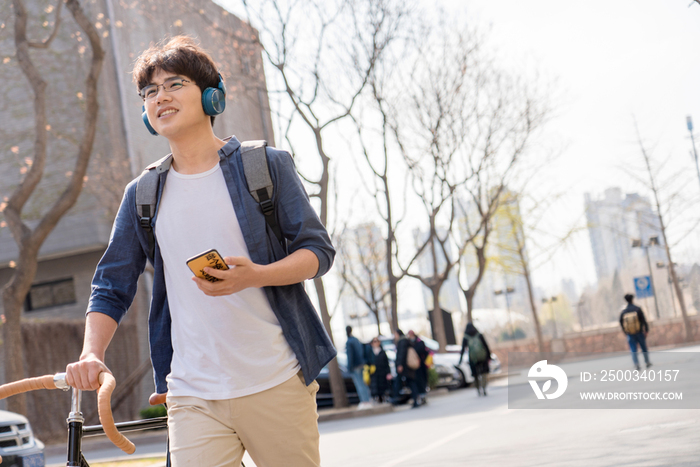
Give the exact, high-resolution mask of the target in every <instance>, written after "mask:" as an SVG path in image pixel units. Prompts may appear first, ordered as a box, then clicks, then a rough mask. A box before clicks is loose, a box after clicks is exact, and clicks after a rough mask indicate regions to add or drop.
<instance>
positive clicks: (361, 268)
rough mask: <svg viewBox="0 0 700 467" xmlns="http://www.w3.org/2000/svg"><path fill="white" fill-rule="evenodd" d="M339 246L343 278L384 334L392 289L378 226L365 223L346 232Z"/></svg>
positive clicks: (339, 241) (342, 235) (389, 316)
mask: <svg viewBox="0 0 700 467" xmlns="http://www.w3.org/2000/svg"><path fill="white" fill-rule="evenodd" d="M339 238H340V239H339V240H338V241H337V243H336V248H337V250H338V261H339V263H340V276H341V278H342V280H343V282H344V283H345V284H347V286H348V287H349V288H350V291H351V292H352V294H353V295H354V296H355V297H356V298H357V299H359V300H360V301H361V302H362V303H363V304H364V305H365V306H366V307H367V309H368V310H369V311H371V312H372V314H373V315H374V317H375V319H376V323H377V334H378V335H379V334H381V327H380V324H381V321H382V316H384V317H385V318H387V321H390V320H391V311H390V306H388V305H387V298H388V297H389V287H388V281H387V274H386V269H385V267H386V262H385V258H386V257H387V256H389V255H387V254H386V251H385V250H384V246H385V244H384V242H383V239H382V238H381V233H380V232H379V229H378V228H377V226H376V225H375V224H372V223H365V224H361V225H359V226H357V227H354V228H352V229H349V228H346V229H345V230H344V231H343V233H342V234H341V235H340V236H339Z"/></svg>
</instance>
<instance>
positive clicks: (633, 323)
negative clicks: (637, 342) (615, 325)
mask: <svg viewBox="0 0 700 467" xmlns="http://www.w3.org/2000/svg"><path fill="white" fill-rule="evenodd" d="M622 329H623V330H624V331H625V333H627V334H637V333H638V332H639V331H641V330H642V325H641V324H640V322H639V316H638V315H637V310H632V311H626V312H624V313H623V314H622Z"/></svg>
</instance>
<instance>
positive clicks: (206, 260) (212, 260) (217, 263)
mask: <svg viewBox="0 0 700 467" xmlns="http://www.w3.org/2000/svg"><path fill="white" fill-rule="evenodd" d="M187 266H188V267H189V268H190V269H191V270H192V273H194V275H195V276H197V277H201V278H202V279H204V280H206V281H209V282H218V281H219V280H220V279H217V278H216V277H214V276H210V275H209V274H207V273H206V272H204V268H206V267H210V268H213V269H228V266H227V265H226V263H225V262H224V258H222V257H221V255H220V254H219V252H218V251H216V250H215V249H213V248H212V249H211V250H207V251H205V252H202V253H200V254H198V255H195V256H193V257H192V258H190V259H188V260H187Z"/></svg>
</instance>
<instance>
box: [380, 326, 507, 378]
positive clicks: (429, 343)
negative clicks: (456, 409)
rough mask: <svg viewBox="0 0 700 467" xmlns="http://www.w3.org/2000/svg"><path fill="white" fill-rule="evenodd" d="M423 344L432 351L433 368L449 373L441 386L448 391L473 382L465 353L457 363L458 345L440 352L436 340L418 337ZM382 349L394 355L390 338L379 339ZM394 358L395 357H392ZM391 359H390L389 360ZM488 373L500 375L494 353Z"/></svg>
mask: <svg viewBox="0 0 700 467" xmlns="http://www.w3.org/2000/svg"><path fill="white" fill-rule="evenodd" d="M418 337H420V339H421V340H422V341H423V342H424V343H425V346H426V347H427V348H428V349H430V350H432V351H433V363H434V364H435V368H436V369H437V368H439V367H443V368H447V369H449V371H451V373H452V375H453V378H452V380H451V381H450V382H449V383H444V384H443V386H444V387H447V388H449V389H456V388H461V387H466V386H468V385H470V384H471V383H473V382H474V377H473V376H472V371H471V368H470V367H469V355H468V354H467V353H466V352H465V354H464V358H463V359H462V363H461V364H460V363H459V353H460V351H461V350H462V346H460V345H448V346H447V349H446V350H447V351H446V352H444V353H442V352H440V344H438V343H437V341H436V340H433V339H430V338H429V337H423V336H418ZM380 341H381V343H382V347H384V350H385V351H386V353H387V355H389V352H392V354H393V355H396V346H395V345H394V341H393V339H392V338H391V337H382V338H380ZM394 358H395V357H394ZM390 359H391V358H390ZM489 369H490V372H491V373H492V374H493V373H500V372H501V361H500V360H499V359H498V357H497V356H496V354H495V353H493V352H492V353H491V361H490V362H489ZM444 372H445V370H442V371H441V372H438V374H439V375H442V374H444Z"/></svg>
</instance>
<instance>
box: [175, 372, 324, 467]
mask: <svg viewBox="0 0 700 467" xmlns="http://www.w3.org/2000/svg"><path fill="white" fill-rule="evenodd" d="M317 391H318V383H317V382H316V381H314V382H313V383H312V384H311V385H309V386H308V387H307V386H306V384H304V380H303V376H302V374H301V372H299V373H298V374H297V375H296V376H294V377H293V378H291V379H290V380H288V381H286V382H284V383H282V384H280V385H279V386H276V387H274V388H272V389H268V390H267V391H263V392H260V393H258V394H252V395H250V396H245V397H239V398H235V399H227V400H215V401H208V400H203V399H200V398H197V397H187V396H183V397H170V396H168V400H167V403H168V430H169V433H168V434H169V437H170V459H171V463H172V465H173V467H239V466H240V465H241V459H242V458H243V454H244V453H245V451H246V450H248V453H249V454H250V457H251V458H252V459H253V461H254V462H255V464H256V465H257V466H258V467H280V466H285V467H312V466H313V467H319V466H320V465H321V456H320V454H319V433H318V413H317V412H316V392H317Z"/></svg>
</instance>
